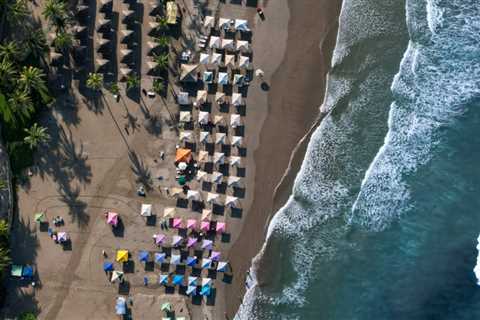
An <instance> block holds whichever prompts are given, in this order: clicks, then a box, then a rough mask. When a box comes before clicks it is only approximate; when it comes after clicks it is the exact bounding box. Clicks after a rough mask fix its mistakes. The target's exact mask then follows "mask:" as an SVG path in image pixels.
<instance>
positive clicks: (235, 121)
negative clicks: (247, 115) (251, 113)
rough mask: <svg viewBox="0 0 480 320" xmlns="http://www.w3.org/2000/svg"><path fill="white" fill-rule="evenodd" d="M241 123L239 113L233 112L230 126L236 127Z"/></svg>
mask: <svg viewBox="0 0 480 320" xmlns="http://www.w3.org/2000/svg"><path fill="white" fill-rule="evenodd" d="M240 125H241V119H240V115H239V114H232V115H231V116H230V126H231V127H232V128H236V127H238V126H240Z"/></svg>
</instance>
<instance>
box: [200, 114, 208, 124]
mask: <svg viewBox="0 0 480 320" xmlns="http://www.w3.org/2000/svg"><path fill="white" fill-rule="evenodd" d="M198 123H200V124H207V123H208V112H206V111H200V112H199V113H198Z"/></svg>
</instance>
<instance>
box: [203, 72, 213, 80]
mask: <svg viewBox="0 0 480 320" xmlns="http://www.w3.org/2000/svg"><path fill="white" fill-rule="evenodd" d="M203 82H205V83H212V82H213V72H211V71H205V72H203Z"/></svg>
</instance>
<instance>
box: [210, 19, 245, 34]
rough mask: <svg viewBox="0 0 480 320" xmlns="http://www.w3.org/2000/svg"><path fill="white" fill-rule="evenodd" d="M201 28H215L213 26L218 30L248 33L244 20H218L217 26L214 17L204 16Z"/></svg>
mask: <svg viewBox="0 0 480 320" xmlns="http://www.w3.org/2000/svg"><path fill="white" fill-rule="evenodd" d="M203 26H204V27H205V28H215V26H218V27H219V28H220V29H232V30H235V31H240V32H248V31H250V28H249V27H248V21H247V20H244V19H229V18H219V19H218V24H217V21H216V20H215V17H213V16H206V17H205V19H204V21H203Z"/></svg>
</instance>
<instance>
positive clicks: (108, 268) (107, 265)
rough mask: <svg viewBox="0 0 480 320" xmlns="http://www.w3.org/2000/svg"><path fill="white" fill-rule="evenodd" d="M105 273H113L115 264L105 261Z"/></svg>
mask: <svg viewBox="0 0 480 320" xmlns="http://www.w3.org/2000/svg"><path fill="white" fill-rule="evenodd" d="M103 271H113V263H111V262H109V261H105V262H104V263H103Z"/></svg>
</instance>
